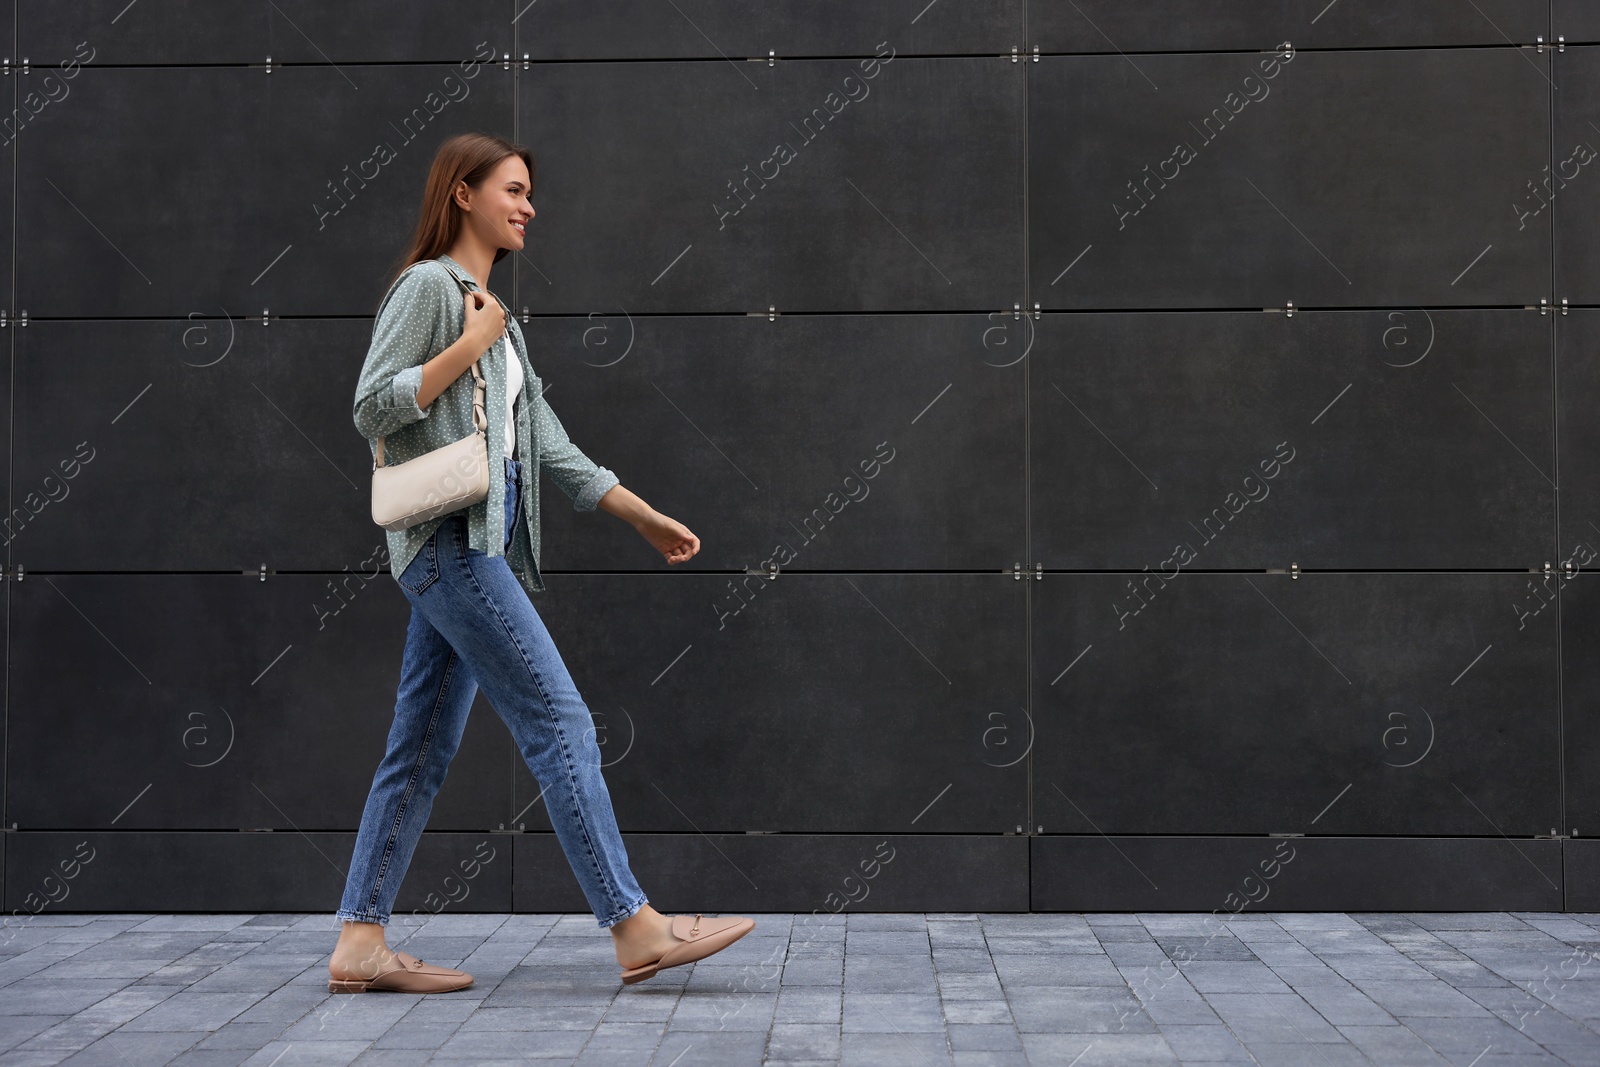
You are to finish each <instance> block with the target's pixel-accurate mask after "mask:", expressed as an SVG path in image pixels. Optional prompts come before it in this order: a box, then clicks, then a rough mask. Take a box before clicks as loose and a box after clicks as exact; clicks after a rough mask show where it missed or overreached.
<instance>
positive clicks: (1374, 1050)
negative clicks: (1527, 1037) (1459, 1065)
mask: <svg viewBox="0 0 1600 1067" xmlns="http://www.w3.org/2000/svg"><path fill="white" fill-rule="evenodd" d="M1339 1032H1340V1033H1341V1034H1343V1035H1344V1036H1345V1037H1346V1038H1347V1039H1348V1040H1349V1041H1350V1043H1351V1044H1353V1045H1354V1046H1355V1047H1356V1048H1358V1049H1360V1050H1361V1052H1362V1054H1364V1055H1365V1056H1366V1057H1367V1058H1368V1059H1369V1060H1371V1061H1372V1062H1373V1063H1376V1064H1383V1065H1385V1067H1387V1065H1388V1064H1391V1063H1392V1064H1396V1065H1404V1067H1411V1065H1414V1064H1415V1065H1424V1064H1425V1065H1430V1067H1431V1065H1444V1064H1448V1063H1449V1062H1450V1061H1449V1060H1447V1059H1445V1058H1444V1057H1443V1056H1441V1055H1440V1054H1439V1053H1438V1052H1436V1051H1435V1050H1434V1049H1433V1048H1432V1047H1431V1046H1429V1045H1428V1043H1427V1042H1426V1041H1424V1040H1422V1038H1420V1037H1418V1036H1417V1035H1416V1034H1414V1033H1412V1032H1411V1031H1410V1030H1408V1029H1407V1028H1406V1027H1404V1026H1400V1025H1399V1024H1396V1025H1394V1026H1341V1027H1339ZM1479 1067H1482V1064H1479Z"/></svg>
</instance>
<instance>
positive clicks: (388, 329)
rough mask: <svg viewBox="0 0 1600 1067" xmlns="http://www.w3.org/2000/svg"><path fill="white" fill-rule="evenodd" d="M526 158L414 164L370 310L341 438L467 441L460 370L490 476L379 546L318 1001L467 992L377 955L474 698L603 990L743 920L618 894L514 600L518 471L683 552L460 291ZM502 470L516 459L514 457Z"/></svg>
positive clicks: (502, 144) (562, 684) (405, 452)
mask: <svg viewBox="0 0 1600 1067" xmlns="http://www.w3.org/2000/svg"><path fill="white" fill-rule="evenodd" d="M533 175H534V162H533V157H532V154H531V153H530V152H529V151H528V149H527V148H526V147H524V146H522V145H516V144H512V143H511V142H509V141H506V140H503V139H501V138H499V137H492V136H488V135H484V134H460V135H458V136H456V137H452V138H451V139H450V140H448V141H446V142H445V143H444V144H443V145H442V146H440V148H439V152H438V155H437V156H436V157H435V158H434V161H433V167H432V169H431V171H430V172H429V174H428V182H427V187H426V190H425V192H424V194H423V201H422V215H421V218H420V220H419V222H418V225H417V230H416V235H415V237H414V238H413V240H412V245H411V250H410V252H409V253H408V254H407V256H406V257H405V260H404V262H405V263H406V264H407V266H406V268H405V269H404V270H403V271H402V272H401V274H400V276H399V278H398V279H396V281H395V282H394V284H393V285H391V287H390V289H389V292H388V293H387V294H386V295H385V296H384V298H383V301H382V303H381V304H380V305H379V308H378V313H377V317H376V320H375V322H374V323H373V330H372V344H371V347H370V348H369V349H368V352H367V358H366V362H365V364H364V365H363V366H362V368H361V376H360V379H359V381H358V382H357V384H356V397H355V412H354V414H355V424H356V428H357V429H358V430H360V431H361V432H362V433H363V434H364V435H365V436H366V437H367V438H368V441H369V444H370V445H371V446H372V448H373V454H374V457H376V453H377V443H378V439H379V438H380V437H381V438H382V443H383V448H384V462H385V463H386V464H389V463H403V462H405V461H407V460H409V459H412V458H414V457H416V456H419V455H421V454H423V453H425V452H428V451H431V450H433V449H435V448H439V447H441V446H443V445H446V444H449V443H450V442H452V441H455V440H458V439H460V438H462V437H465V436H466V435H467V434H469V433H472V432H473V431H474V428H475V427H474V422H473V399H474V397H473V393H474V379H473V377H472V374H471V373H470V372H469V368H470V367H471V365H472V362H473V360H474V359H475V358H478V359H479V360H480V363H479V366H480V371H481V373H482V374H483V376H484V378H485V379H487V383H488V385H487V390H486V397H485V400H484V412H485V414H486V415H487V417H488V422H489V428H488V432H487V434H486V437H487V441H488V447H489V456H490V457H491V460H492V461H494V464H495V467H497V468H498V467H499V465H500V463H501V462H502V461H503V463H504V469H505V477H504V478H503V479H502V478H500V477H498V476H492V477H491V478H490V491H489V498H488V499H487V500H484V501H481V502H479V503H477V504H474V505H472V506H471V507H468V508H464V509H461V510H458V511H455V512H451V513H449V514H447V515H443V516H438V517H435V518H433V519H430V520H428V521H427V522H424V523H420V524H418V525H416V526H412V527H409V528H407V529H404V530H399V531H391V532H390V533H389V534H388V542H389V567H390V573H391V574H393V575H394V576H395V581H396V583H397V584H398V585H399V586H400V589H401V591H402V592H403V593H404V594H405V596H406V599H407V600H409V601H410V602H411V622H410V625H409V627H408V629H407V631H406V645H405V656H404V659H403V661H402V663H401V667H400V687H399V693H398V698H397V700H396V704H395V717H394V725H393V726H392V727H391V729H390V731H389V741H388V749H387V751H386V752H385V753H384V757H383V761H382V762H381V763H380V764H379V765H378V770H377V773H376V774H374V775H373V779H372V790H371V792H370V793H369V794H368V796H367V803H366V808H365V810H363V812H362V814H361V829H360V832H359V833H358V834H357V836H356V844H355V854H354V857H353V859H352V860H351V864H350V873H349V876H348V879H347V881H346V882H345V889H344V897H343V899H342V900H341V901H340V905H339V911H338V918H339V919H341V920H343V927H342V929H341V932H340V934H339V943H338V945H337V946H336V947H335V948H334V950H333V955H332V957H331V958H330V960H329V961H328V976H329V984H328V988H329V989H330V990H331V991H333V992H367V991H369V990H397V991H403V992H412V993H416V992H424V993H426V992H442V991H445V990H452V989H463V988H465V987H467V986H469V985H471V984H472V976H471V975H469V974H466V973H465V972H463V971H458V970H454V969H452V968H449V967H439V966H432V965H429V964H425V963H423V962H422V961H421V960H418V959H417V958H416V957H414V956H411V955H408V954H407V953H404V952H393V951H390V949H389V948H388V946H387V945H386V944H385V942H384V926H385V925H386V924H387V923H388V921H389V917H390V913H391V910H392V908H393V906H394V900H395V896H396V894H397V893H398V892H399V887H400V880H401V879H402V878H403V877H404V875H405V871H406V867H407V866H408V864H409V863H410V861H411V854H412V852H413V850H414V849H415V848H416V844H417V839H418V837H420V836H421V834H422V828H423V826H424V825H425V824H426V823H427V821H428V813H429V811H430V810H431V809H432V807H433V798H434V794H435V793H437V792H438V789H439V786H440V784H441V783H442V782H443V781H444V777H445V771H446V769H447V768H448V767H449V764H450V760H451V757H453V756H454V755H455V752H456V748H457V746H458V745H459V744H460V742H461V733H462V730H463V729H464V727H465V726H466V721H467V711H468V709H469V708H470V706H471V704H472V698H473V695H474V694H475V693H476V692H477V689H478V687H479V686H482V687H483V691H484V694H485V695H486V696H487V697H488V698H489V702H490V703H491V704H492V705H493V706H494V709H495V711H497V712H498V713H499V714H500V717H501V718H502V719H504V720H505V722H506V725H507V726H508V727H510V729H511V734H512V737H513V738H514V739H515V740H516V744H517V748H518V750H519V751H520V752H521V754H522V757H523V759H524V760H525V761H526V762H527V764H528V769H529V770H530V771H532V772H533V775H534V777H535V778H536V779H538V781H539V783H540V785H541V786H542V787H543V794H542V795H543V797H544V801H545V807H546V809H547V811H548V812H549V816H550V821H551V824H552V826H553V827H554V828H555V833H556V837H557V839H558V840H559V841H560V842H561V847H562V849H563V850H564V851H565V852H566V856H567V861H568V862H569V863H570V864H571V865H572V870H573V873H574V874H575V875H576V876H577V879H578V883H579V885H580V886H582V888H583V892H584V895H585V897H586V898H587V899H588V902H589V905H590V907H591V909H592V910H593V911H594V914H595V919H596V921H597V922H598V923H599V925H600V926H601V927H602V928H609V929H610V931H611V937H612V940H613V944H614V947H615V949H616V955H617V962H618V964H619V965H620V966H621V967H622V980H623V981H624V982H627V983H631V982H637V981H641V980H643V979H645V978H649V977H651V976H652V975H654V974H655V973H656V971H657V970H659V969H661V968H664V967H674V966H677V965H679V964H683V963H690V962H693V961H694V960H698V959H703V958H704V957H706V956H709V955H711V954H712V953H713V952H716V951H719V950H720V949H722V948H725V947H727V946H728V945H730V944H732V943H733V942H734V941H736V940H738V939H739V938H741V937H743V936H744V935H745V934H746V933H748V932H749V931H750V930H751V929H752V928H753V927H754V926H755V923H754V922H753V921H751V920H750V919H746V918H739V917H723V918H714V919H708V918H704V917H702V916H700V915H695V916H694V917H693V918H692V919H691V918H690V917H689V916H687V915H677V916H667V915H662V914H660V913H659V912H657V911H656V910H655V909H654V908H652V907H651V906H650V904H649V902H648V901H647V900H646V899H645V896H644V893H643V892H642V891H641V890H640V889H639V886H638V884H637V883H636V882H635V881H634V877H633V873H632V871H630V870H629V867H628V855H627V852H626V851H625V850H624V848H623V846H622V837H621V835H620V833H619V832H618V829H617V823H616V818H615V816H614V814H613V812H612V809H611V798H610V795H609V794H608V793H607V791H606V785H605V780H604V779H603V778H602V776H601V773H600V749H599V745H598V744H597V743H596V741H595V728H594V722H593V720H592V719H591V717H590V714H589V710H588V708H587V707H586V706H585V704H584V702H583V698H582V697H581V696H580V695H579V693H578V690H577V687H576V686H575V685H574V684H573V682H572V678H571V677H570V676H569V675H568V673H567V668H566V666H565V664H563V663H562V660H561V656H560V654H559V653H558V652H557V651H556V648H555V645H554V644H553V643H552V642H551V639H550V634H549V632H548V631H546V629H545V627H544V623H543V622H542V621H541V619H540V618H539V614H538V612H536V611H535V610H534V608H533V604H532V602H531V601H530V599H529V594H530V593H534V592H538V591H540V590H542V589H543V588H544V582H543V580H542V579H541V577H540V575H539V568H538V559H539V536H538V528H539V527H538V518H539V494H538V474H539V471H540V470H544V471H546V472H548V473H549V474H550V476H551V478H552V479H553V480H554V481H555V483H556V484H557V485H558V486H559V487H560V488H561V490H562V491H563V492H564V493H566V495H567V496H568V497H570V498H571V499H572V501H573V506H574V507H575V508H576V509H577V510H579V511H592V510H594V509H595V508H596V507H599V508H602V509H604V510H605V511H608V512H610V513H611V514H613V515H615V516H617V517H618V518H620V519H623V520H624V521H626V522H628V523H629V524H630V525H631V526H633V528H634V529H636V530H638V531H639V533H640V534H641V535H642V536H643V537H644V539H645V540H646V541H648V542H650V544H651V545H653V546H654V547H655V548H656V549H657V550H658V551H659V552H661V554H662V555H663V556H665V557H666V559H667V562H668V563H669V564H675V563H681V562H683V561H684V560H686V559H689V558H690V557H692V556H693V555H694V554H695V553H696V552H698V551H699V550H700V540H699V538H697V537H695V535H694V534H692V533H691V532H689V529H688V527H686V526H684V525H683V524H682V523H680V522H677V521H676V520H674V519H671V518H668V517H667V516H665V515H662V514H661V513H660V512H657V511H655V510H654V509H653V508H651V507H650V506H649V505H648V504H646V503H645V502H644V501H643V500H641V499H639V498H638V497H637V496H635V495H634V494H633V493H631V492H629V491H628V490H627V489H625V488H624V487H623V486H621V485H620V484H618V480H617V476H616V475H615V474H614V473H612V472H611V471H609V470H607V469H606V468H604V467H600V466H598V465H597V464H595V463H594V462H593V461H592V460H590V459H589V458H588V457H587V456H585V455H584V454H583V453H582V452H581V451H579V449H578V448H577V446H575V445H574V444H572V442H571V441H569V440H568V439H567V435H566V432H565V431H564V430H563V429H562V427H561V423H560V421H559V420H558V419H557V418H556V417H555V414H554V413H553V412H552V411H551V410H550V406H549V404H547V403H546V402H545V400H544V397H543V395H542V388H541V384H540V382H539V379H538V378H537V376H535V374H534V372H533V366H532V364H530V363H529V362H528V357H527V352H526V346H525V345H524V344H523V340H522V330H521V328H520V327H519V326H518V324H517V321H516V319H515V317H513V316H509V315H507V314H506V311H505V308H504V306H503V305H502V303H501V302H500V300H499V298H498V297H495V296H494V294H493V293H489V292H487V291H486V290H484V289H483V288H482V287H481V286H480V284H479V279H485V280H487V278H488V277H489V269H490V267H492V266H493V265H494V264H495V263H497V262H499V260H500V258H501V257H502V256H504V255H505V254H506V253H507V252H512V251H516V252H520V251H521V250H522V248H523V247H524V242H525V241H526V236H525V234H524V230H525V228H526V225H527V223H528V220H530V219H531V218H533V214H534V212H533V207H532V203H531V201H532V198H533ZM517 456H520V457H521V458H520V459H518V458H516V457H517Z"/></svg>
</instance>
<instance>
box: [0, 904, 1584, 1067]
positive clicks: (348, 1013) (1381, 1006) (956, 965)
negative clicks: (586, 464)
mask: <svg viewBox="0 0 1600 1067" xmlns="http://www.w3.org/2000/svg"><path fill="white" fill-rule="evenodd" d="M753 917H754V918H755V919H756V928H755V930H753V931H752V932H751V933H750V934H748V935H747V936H746V937H745V938H744V939H743V940H742V941H740V942H738V943H737V944H736V945H734V946H732V947H730V948H728V949H726V950H724V951H723V952H721V953H718V954H717V955H715V956H712V957H711V958H710V959H708V960H706V961H703V962H701V963H699V964H694V965H692V966H685V967H679V968H674V969H671V970H667V971H663V972H661V973H660V974H659V975H657V976H656V977H655V978H653V979H650V980H649V981H646V982H641V983H639V984H637V985H633V986H624V985H622V984H621V982H620V981H619V979H618V977H617V972H618V968H617V965H616V960H615V957H614V956H613V955H612V952H611V939H610V937H609V936H608V935H607V934H606V933H604V932H603V931H601V930H600V929H599V928H598V927H597V926H596V925H595V922H594V919H593V917H592V916H588V915H565V916H556V915H512V916H506V915H439V916H435V917H432V918H431V919H426V920H413V924H412V925H406V923H405V920H404V919H402V918H397V919H396V920H395V924H394V925H393V926H392V927H391V934H390V942H391V944H392V945H393V944H400V945H402V946H403V947H404V948H405V949H406V950H407V951H409V952H411V953H412V954H414V955H417V956H420V957H422V958H423V959H425V960H427V961H429V962H432V963H443V964H447V965H450V966H459V967H463V968H464V969H466V970H469V971H471V972H472V973H473V974H474V975H476V976H477V984H476V985H475V986H474V987H473V988H472V989H469V990H465V991H462V992H459V993H449V994H437V995H434V996H429V997H423V996H414V995H404V994H394V993H384V994H362V995H356V996H349V995H345V996H335V995H331V994H329V993H328V992H327V985H326V982H327V971H326V964H327V958H328V952H329V951H330V950H331V948H332V946H333V942H334V939H335V929H334V926H335V924H334V921H333V919H332V917H331V916H329V915H311V916H305V915H158V916H149V915H98V916H95V915H51V914H49V913H48V912H46V913H43V914H40V915H37V916H33V917H31V918H28V917H22V918H20V919H18V920H13V923H14V924H13V925H10V926H8V927H6V928H3V929H0V942H3V944H0V1065H5V1064H56V1063H70V1064H88V1063H93V1064H106V1065H114V1067H134V1065H143V1064H158V1063H180V1064H212V1065H233V1064H241V1063H248V1064H252V1065H257V1064H259V1065H269V1064H270V1065H274V1067H292V1065H294V1064H345V1063H360V1064H368V1063H370V1064H385V1065H394V1067H399V1065H404V1064H414V1063H427V1062H433V1061H435V1060H437V1061H440V1062H448V1061H454V1062H457V1063H480V1064H481V1063H504V1064H529V1063H532V1064H536V1065H539V1067H544V1065H553V1064H567V1063H575V1064H641V1065H642V1064H654V1065H663V1067H665V1065H672V1067H704V1065H711V1064H728V1065H737V1067H748V1065H753V1064H760V1063H763V1062H767V1063H784V1064H802V1063H805V1064H810V1063H816V1064H846V1065H850V1064H860V1065H863V1067H883V1065H898V1064H907V1065H923V1064H928V1065H951V1064H956V1065H979V1064H986V1065H987V1064H994V1065H1012V1064H1030V1065H1034V1067H1043V1065H1061V1067H1067V1065H1074V1067H1093V1065H1096V1064H1113V1065H1119V1067H1120V1065H1138V1064H1173V1063H1204V1064H1220V1063H1240V1064H1248V1063H1259V1064H1265V1065H1271V1064H1296V1065H1300V1064H1306V1065H1312V1067H1343V1065H1345V1064H1365V1063H1374V1064H1383V1065H1386V1067H1387V1065H1399V1064H1461V1065H1463V1067H1466V1065H1471V1067H1492V1065H1504V1064H1524V1063H1527V1064H1532V1063H1551V1064H1559V1063H1571V1064H1600V966H1595V965H1594V963H1595V959H1596V956H1593V955H1591V953H1594V954H1597V955H1600V916H1597V915H1555V914H1524V913H1516V914H1506V913H1493V914H1484V915H1459V914H1382V915H1378V914H1352V915H1343V914H1290V915H1248V914H1246V915H1242V916H1236V917H1234V918H1232V919H1231V920H1229V921H1227V922H1226V923H1225V924H1224V923H1217V922H1215V921H1212V920H1210V919H1209V918H1208V917H1207V916H1201V915H1156V914H1151V915H948V914H945V915H940V914H929V915H920V914H898V915H867V914H863V915H852V914H848V913H847V914H842V915H836V916H829V917H826V919H822V918H819V919H815V920H811V919H810V918H809V917H806V916H793V915H763V914H755V915H754V916H753Z"/></svg>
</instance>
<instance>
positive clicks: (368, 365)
mask: <svg viewBox="0 0 1600 1067" xmlns="http://www.w3.org/2000/svg"><path fill="white" fill-rule="evenodd" d="M440 279H441V275H440V274H439V273H438V272H435V271H434V270H432V269H430V268H429V267H428V266H427V265H426V264H425V263H421V264H415V265H413V266H412V267H410V268H408V269H407V271H406V273H405V274H403V275H401V276H400V278H399V280H398V281H396V282H395V284H394V286H393V287H392V288H391V289H390V290H389V293H388V295H387V296H385V297H384V301H383V305H382V306H381V307H380V308H379V309H378V315H377V318H376V319H375V320H374V321H373V324H372V342H371V344H370V345H369V346H368V348H367V358H366V361H365V362H364V363H363V364H362V367H361V375H360V378H359V379H358V380H357V382H356V399H355V408H354V411H353V417H354V420H355V424H356V429H357V430H359V431H361V433H362V435H363V436H365V437H366V438H367V439H368V440H376V439H377V438H379V437H383V436H386V435H388V434H392V433H394V432H395V431H396V430H399V429H401V428H402V427H404V426H409V425H410V424H411V423H414V422H417V421H418V420H420V419H425V418H427V417H428V412H427V411H426V410H424V409H423V408H421V407H418V406H417V390H418V389H420V388H421V387H422V364H424V363H426V362H427V361H428V360H430V359H432V358H433V357H434V356H436V355H438V354H439V353H440V352H442V351H443V350H444V348H445V347H446V346H445V345H440V344H438V343H437V341H438V336H439V332H440V327H441V324H442V323H444V322H446V321H448V319H447V316H446V312H447V310H448V309H447V307H446V305H445V304H444V303H443V298H444V297H445V296H447V295H448V294H446V293H445V292H444V290H443V289H442V288H441V286H440Z"/></svg>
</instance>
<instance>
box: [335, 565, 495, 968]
mask: <svg viewBox="0 0 1600 1067" xmlns="http://www.w3.org/2000/svg"><path fill="white" fill-rule="evenodd" d="M418 566H419V568H420V567H422V566H423V564H419V565H418ZM477 689H478V687H477V683H476V681H475V680H474V679H473V677H472V673H471V672H470V671H469V670H468V669H467V667H466V664H465V663H463V662H462V660H461V657H460V656H459V655H457V654H456V651H455V649H453V648H451V647H450V644H449V642H447V641H446V640H445V639H444V636H443V635H442V634H440V633H439V631H438V630H436V629H434V627H433V625H432V624H431V623H430V622H428V620H427V618H426V616H425V615H424V613H423V612H421V611H420V610H418V608H417V606H416V603H415V602H413V604H412V608H411V622H410V624H409V626H408V627H407V629H406V645H405V654H404V656H403V658H402V661H401V668H400V685H399V690H398V693H397V696H396V700H395V713H394V722H393V725H392V726H391V727H390V729H389V740H388V746H387V749H386V750H385V752H384V756H383V759H382V761H381V762H380V763H379V764H378V769H377V771H376V772H375V773H374V774H373V777H372V789H371V791H370V792H369V793H368V794H367V802H366V807H365V808H364V809H363V811H362V814H361V828H360V830H359V831H358V832H357V834H356V843H355V849H354V852H353V855H352V857H351V861H350V873H349V875H348V876H347V878H346V881H345V889H344V896H343V898H342V899H341V900H340V903H339V911H338V918H340V919H343V920H345V922H344V926H343V929H342V932H341V934H340V938H339V944H338V946H337V947H336V948H335V949H334V953H333V958H332V959H331V960H330V962H329V971H330V973H331V974H332V975H333V977H335V978H360V977H371V976H372V974H374V973H376V972H377V971H381V970H383V969H385V968H387V967H388V966H390V961H391V958H392V956H391V954H390V953H389V951H388V949H387V948H386V947H385V946H384V940H383V927H384V925H385V924H387V923H388V921H389V917H390V913H391V912H392V910H393V908H394V900H395V896H396V894H397V893H398V892H399V890H400V882H401V880H402V879H403V878H404V877H405V873H406V869H407V867H408V866H409V865H410V863H411V856H412V853H413V852H414V851H415V849H416V845H417V840H418V838H420V837H421V835H422V829H423V827H424V826H425V825H426V824H427V821H428V815H429V814H430V813H431V812H432V810H433V799H434V796H435V795H436V794H437V793H438V791H439V787H440V786H441V785H442V784H443V783H444V779H445V773H446V771H447V770H448V769H449V766H450V761H451V759H452V758H453V757H454V756H455V754H456V750H457V749H458V748H459V747H460V745H461V735H462V732H463V731H464V730H465V728H466V724H467V713H468V711H469V710H470V709H471V707H472V700H473V697H474V696H475V695H476V693H477ZM340 972H352V973H340Z"/></svg>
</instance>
